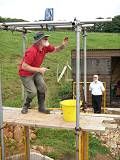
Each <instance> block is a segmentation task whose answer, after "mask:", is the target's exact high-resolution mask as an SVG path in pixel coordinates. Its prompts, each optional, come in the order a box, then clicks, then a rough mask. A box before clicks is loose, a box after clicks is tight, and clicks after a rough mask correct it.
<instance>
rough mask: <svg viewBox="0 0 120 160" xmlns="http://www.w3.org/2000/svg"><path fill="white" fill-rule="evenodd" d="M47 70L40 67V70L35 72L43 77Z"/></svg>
mask: <svg viewBox="0 0 120 160" xmlns="http://www.w3.org/2000/svg"><path fill="white" fill-rule="evenodd" d="M47 70H49V69H48V68H45V67H41V68H38V71H37V72H40V73H41V74H42V75H44V73H45V72H46V71H47Z"/></svg>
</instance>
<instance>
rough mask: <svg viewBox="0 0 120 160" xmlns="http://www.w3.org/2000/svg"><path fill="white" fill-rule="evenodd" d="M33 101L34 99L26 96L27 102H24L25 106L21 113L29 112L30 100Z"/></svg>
mask: <svg viewBox="0 0 120 160" xmlns="http://www.w3.org/2000/svg"><path fill="white" fill-rule="evenodd" d="M31 101H32V99H31V98H28V97H27V98H26V101H25V103H24V105H23V107H22V110H21V113H22V114H26V113H27V112H28V108H29V106H30V102H31Z"/></svg>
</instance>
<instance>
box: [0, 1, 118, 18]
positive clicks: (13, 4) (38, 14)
mask: <svg viewBox="0 0 120 160" xmlns="http://www.w3.org/2000/svg"><path fill="white" fill-rule="evenodd" d="M46 8H54V20H73V19H74V18H75V17H76V18H77V19H79V20H88V19H95V18H97V17H103V18H107V17H114V16H116V15H120V0H0V16H2V17H10V18H21V19H24V20H29V21H34V20H40V19H44V13H45V9H46Z"/></svg>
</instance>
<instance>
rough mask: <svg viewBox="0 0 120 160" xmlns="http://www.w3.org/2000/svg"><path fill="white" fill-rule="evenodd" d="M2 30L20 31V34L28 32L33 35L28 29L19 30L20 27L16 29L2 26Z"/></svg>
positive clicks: (0, 27)
mask: <svg viewBox="0 0 120 160" xmlns="http://www.w3.org/2000/svg"><path fill="white" fill-rule="evenodd" d="M0 29H1V30H10V31H18V32H27V33H31V32H32V31H30V30H28V29H26V28H20V27H19V28H18V27H14V26H10V27H9V26H7V27H6V26H0Z"/></svg>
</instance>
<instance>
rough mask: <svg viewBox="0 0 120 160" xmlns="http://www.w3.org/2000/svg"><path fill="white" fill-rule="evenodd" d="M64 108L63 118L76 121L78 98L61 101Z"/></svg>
mask: <svg viewBox="0 0 120 160" xmlns="http://www.w3.org/2000/svg"><path fill="white" fill-rule="evenodd" d="M60 105H61V106H62V110H63V118H64V120H65V121H67V122H75V121H76V100H75V99H69V100H64V101H61V102H60Z"/></svg>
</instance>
